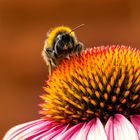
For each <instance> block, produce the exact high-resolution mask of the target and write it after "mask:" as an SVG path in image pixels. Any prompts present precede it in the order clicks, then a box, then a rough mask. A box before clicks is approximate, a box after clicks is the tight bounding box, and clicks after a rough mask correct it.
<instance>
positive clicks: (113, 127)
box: [105, 114, 139, 140]
mask: <svg viewBox="0 0 140 140" xmlns="http://www.w3.org/2000/svg"><path fill="white" fill-rule="evenodd" d="M105 130H106V133H107V135H108V139H109V140H139V138H138V134H137V132H136V130H135V128H134V127H133V125H132V124H131V122H130V121H129V120H127V119H126V118H125V117H124V116H123V115H120V114H116V115H115V116H114V117H110V118H109V120H108V121H107V123H106V126H105Z"/></svg>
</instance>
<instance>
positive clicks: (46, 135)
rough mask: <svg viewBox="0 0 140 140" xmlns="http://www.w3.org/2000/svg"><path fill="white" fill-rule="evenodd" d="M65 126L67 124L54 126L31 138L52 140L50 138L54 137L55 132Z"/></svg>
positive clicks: (57, 132)
mask: <svg viewBox="0 0 140 140" xmlns="http://www.w3.org/2000/svg"><path fill="white" fill-rule="evenodd" d="M66 127H67V125H58V126H54V127H52V128H51V129H50V130H48V131H46V132H44V133H42V134H39V135H38V136H36V137H34V139H32V140H52V138H54V137H55V136H56V135H57V134H59V133H61V132H62V131H63V130H64V129H65V128H66Z"/></svg>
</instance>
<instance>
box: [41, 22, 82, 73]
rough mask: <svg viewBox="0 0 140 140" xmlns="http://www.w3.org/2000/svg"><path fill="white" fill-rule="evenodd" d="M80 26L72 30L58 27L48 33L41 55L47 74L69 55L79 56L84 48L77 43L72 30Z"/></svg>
mask: <svg viewBox="0 0 140 140" xmlns="http://www.w3.org/2000/svg"><path fill="white" fill-rule="evenodd" d="M81 26H83V24H81V25H80V26H77V27H76V28H74V29H73V30H71V29H70V28H69V27H66V26H58V27H56V28H54V29H52V31H51V32H49V33H48V38H47V39H46V40H45V45H44V49H43V51H42V55H43V58H44V60H45V61H46V63H47V65H48V66H49V74H51V72H52V69H53V67H56V66H57V65H58V64H59V62H60V61H61V60H62V59H63V58H65V57H69V55H71V54H75V53H76V54H79V53H80V52H81V50H82V49H83V48H84V46H83V44H82V43H81V42H78V40H77V39H76V36H75V33H74V30H76V29H77V28H79V27H81Z"/></svg>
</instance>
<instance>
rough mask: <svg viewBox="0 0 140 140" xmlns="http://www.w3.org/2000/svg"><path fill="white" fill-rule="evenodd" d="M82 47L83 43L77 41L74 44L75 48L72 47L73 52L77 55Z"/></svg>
mask: <svg viewBox="0 0 140 140" xmlns="http://www.w3.org/2000/svg"><path fill="white" fill-rule="evenodd" d="M83 49H84V45H83V43H81V42H79V43H78V44H76V46H75V48H74V52H75V53H76V54H77V55H79V54H80V52H81V51H82V50H83Z"/></svg>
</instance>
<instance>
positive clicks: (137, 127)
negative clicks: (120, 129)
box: [130, 115, 140, 139]
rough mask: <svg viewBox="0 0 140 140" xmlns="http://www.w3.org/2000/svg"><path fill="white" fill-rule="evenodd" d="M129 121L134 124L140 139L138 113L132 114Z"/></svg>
mask: <svg viewBox="0 0 140 140" xmlns="http://www.w3.org/2000/svg"><path fill="white" fill-rule="evenodd" d="M130 118H131V122H132V124H133V125H134V127H135V129H136V131H137V133H138V135H139V139H140V115H132V116H131V117H130Z"/></svg>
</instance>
